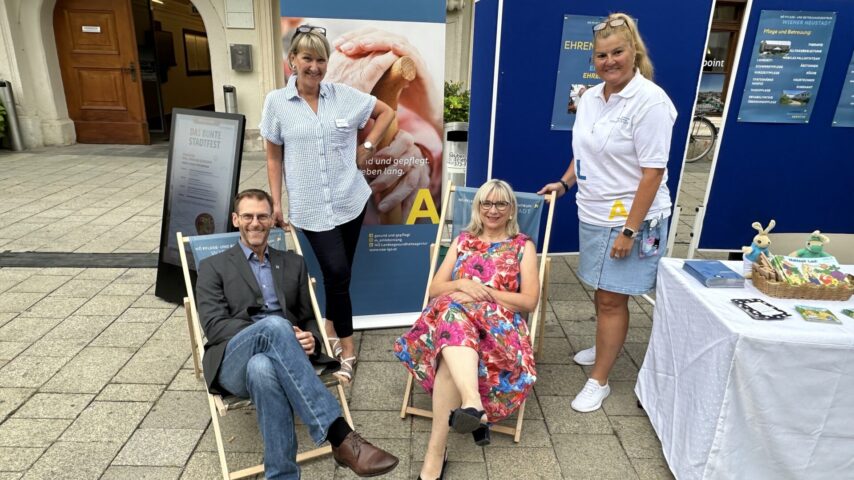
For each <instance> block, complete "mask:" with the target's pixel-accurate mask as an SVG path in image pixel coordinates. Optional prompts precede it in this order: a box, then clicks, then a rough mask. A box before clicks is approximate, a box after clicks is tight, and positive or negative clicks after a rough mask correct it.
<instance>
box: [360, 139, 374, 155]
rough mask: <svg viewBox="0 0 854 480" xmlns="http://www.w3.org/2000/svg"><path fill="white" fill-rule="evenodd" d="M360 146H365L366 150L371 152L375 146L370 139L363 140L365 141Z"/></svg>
mask: <svg viewBox="0 0 854 480" xmlns="http://www.w3.org/2000/svg"><path fill="white" fill-rule="evenodd" d="M362 146H363V147H365V149H366V150H370V151H372V152H373V151H374V148H376V147H374V144H373V143H371V141H370V140H365V143H363V144H362Z"/></svg>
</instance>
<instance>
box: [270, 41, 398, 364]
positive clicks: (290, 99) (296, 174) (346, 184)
mask: <svg viewBox="0 0 854 480" xmlns="http://www.w3.org/2000/svg"><path fill="white" fill-rule="evenodd" d="M330 53H331V48H330V45H329V41H328V40H327V39H326V29H324V28H322V27H314V26H311V25H302V26H300V27H298V28H297V29H296V32H295V33H294V36H293V39H292V40H291V46H290V49H289V51H288V62H289V63H290V64H291V68H292V70H293V72H294V74H293V75H291V77H290V79H288V84H287V86H285V88H281V89H278V90H274V91H272V92H270V93H269V94H268V95H267V98H266V99H265V101H264V111H263V113H262V114H261V124H260V125H259V127H260V130H261V136H263V137H264V139H265V140H266V142H265V143H266V149H267V177H268V180H269V181H270V193H271V194H272V196H273V201H274V204H273V214H274V215H275V218H276V223H277V224H278V225H281V226H283V227H284V226H287V225H288V222H286V221H285V219H284V215H283V213H282V177H283V174H284V176H285V177H286V182H287V188H288V220H289V221H290V223H292V224H293V225H294V226H296V227H298V228H300V229H302V231H303V232H304V233H305V235H306V237H307V238H308V241H309V243H311V248H312V250H313V251H314V254H315V256H317V260H318V263H320V269H321V271H322V272H323V284H324V290H325V292H326V318H327V319H329V320H331V321H330V322H326V330H327V333H328V334H329V336H330V340H331V341H332V349H333V350H334V351H333V352H332V353H333V354H334V355H335V356H336V357H338V359H339V360H340V361H341V370H339V372H338V373H337V375H338V376H339V377H340V378H341V379H342V380H344V381H350V380H351V379H352V378H353V367H354V365H355V362H356V350H355V345H354V344H353V309H352V304H351V302H350V271H351V268H352V266H353V258H354V256H355V253H356V245H357V244H358V242H359V232H360V230H361V227H362V219H363V218H364V216H365V206H366V204H367V202H368V198H369V197H370V195H371V188H370V187H369V186H368V183H367V182H366V181H365V178H364V177H363V175H362V173H361V172H360V171H359V169H358V167H357V162H358V163H359V164H360V165H364V164H365V162H366V161H367V160H368V158H370V157H371V155H373V153H374V150H375V147H374V145H376V144H377V143H378V142H379V141H380V140H381V139H382V136H383V134H384V133H385V131H386V129H387V128H388V126H389V124H390V123H391V121H392V120H393V119H394V116H395V114H394V111H393V110H392V109H391V108H390V107H389V106H388V105H386V104H385V103H383V102H382V101H379V100H377V98H376V97H374V96H373V95H369V94H366V93H362V92H360V91H358V90H356V89H355V88H352V87H349V86H347V85H343V84H340V83H327V82H323V78H324V76H325V75H326V67H327V61H328V60H329V55H330ZM371 118H373V119H374V125H373V127H372V128H371V131H370V133H368V135H367V138H366V141H365V142H364V143H363V144H361V145H358V146H357V145H356V134H357V132H358V130H360V129H362V128H364V127H365V125H366V124H367V122H368V120H369V119H371ZM283 164H284V167H283Z"/></svg>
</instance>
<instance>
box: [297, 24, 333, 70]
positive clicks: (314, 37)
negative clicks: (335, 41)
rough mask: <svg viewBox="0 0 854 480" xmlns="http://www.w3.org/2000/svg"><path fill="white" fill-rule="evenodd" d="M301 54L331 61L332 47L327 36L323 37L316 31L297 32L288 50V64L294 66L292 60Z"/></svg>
mask: <svg viewBox="0 0 854 480" xmlns="http://www.w3.org/2000/svg"><path fill="white" fill-rule="evenodd" d="M300 52H307V53H310V54H312V55H314V56H316V57H320V58H322V59H324V60H329V56H330V55H331V54H332V47H330V46H329V40H327V39H326V35H321V34H320V33H319V32H315V31H314V30H312V31H310V32H307V33H302V32H297V33H295V34H294V38H293V40H291V48H290V49H288V62H289V63H291V64H293V60H292V58H293V57H295V56H297V55H298V54H299V53H300Z"/></svg>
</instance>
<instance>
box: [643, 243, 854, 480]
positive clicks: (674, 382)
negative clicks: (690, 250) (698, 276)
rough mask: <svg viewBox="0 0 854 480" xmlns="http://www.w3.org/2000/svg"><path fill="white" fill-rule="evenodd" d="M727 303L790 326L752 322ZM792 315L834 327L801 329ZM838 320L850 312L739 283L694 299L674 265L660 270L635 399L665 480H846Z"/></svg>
mask: <svg viewBox="0 0 854 480" xmlns="http://www.w3.org/2000/svg"><path fill="white" fill-rule="evenodd" d="M727 265H729V266H730V267H731V268H733V269H734V270H736V271H741V263H740V262H727ZM843 270H846V271H848V272H852V271H854V268H852V267H851V266H845V267H843ZM732 298H763V299H765V301H767V302H769V303H771V304H772V305H775V306H777V307H778V308H781V309H783V310H786V311H787V312H789V313H791V314H792V316H791V317H789V318H787V319H785V320H782V321H759V320H753V319H752V318H750V317H749V316H748V315H747V314H746V313H744V312H742V311H741V310H740V309H739V308H738V307H736V306H735V305H734V304H733V303H732V302H731V301H730V299H732ZM798 304H801V305H815V306H824V307H827V308H829V309H831V310H832V311H833V312H834V314H835V315H836V316H837V317H838V318H839V319H840V320H842V325H830V324H820V323H811V322H806V321H804V320H803V318H801V316H800V315H799V314H798V313H797V312H796V311H795V309H794V305H798ZM843 308H854V302H852V301H851V300H849V301H846V302H820V301H815V300H784V299H777V298H770V297H767V296H765V295H764V294H762V293H761V292H759V291H758V290H756V289H755V288H754V287H753V285H752V284H750V282H747V284H746V286H745V288H743V289H728V288H706V287H704V286H703V285H702V284H700V283H699V282H698V281H697V280H695V279H694V278H693V277H691V276H690V275H688V274H687V273H686V272H684V271H683V270H682V260H679V259H669V258H666V259H662V261H661V265H660V267H659V271H658V286H657V289H656V304H655V313H654V321H653V327H652V335H651V337H650V340H649V349H648V350H647V353H646V358H645V359H644V363H643V366H642V367H641V370H640V372H639V373H638V382H637V385H636V386H635V392H636V393H637V395H638V398H639V399H640V401H641V403H642V404H643V406H644V409H646V412H647V414H648V415H649V418H650V421H651V422H652V425H653V427H654V428H655V431H656V433H657V434H658V438H659V439H661V445H662V448H663V450H664V456H665V458H666V459H667V463H668V464H669V465H670V469H671V470H672V471H673V473H674V474H675V475H676V477H677V478H679V479H700V478H703V479H751V480H753V479H775V480H776V479H825V478H826V479H854V319H851V318H850V317H846V316H844V315H842V313H841V310H842V309H843Z"/></svg>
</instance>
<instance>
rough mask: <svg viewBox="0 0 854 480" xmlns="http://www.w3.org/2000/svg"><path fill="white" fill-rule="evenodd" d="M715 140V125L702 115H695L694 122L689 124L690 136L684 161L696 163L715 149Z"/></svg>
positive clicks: (716, 130) (716, 137)
mask: <svg viewBox="0 0 854 480" xmlns="http://www.w3.org/2000/svg"><path fill="white" fill-rule="evenodd" d="M717 139H718V129H717V127H715V124H713V123H712V121H711V120H709V119H708V118H706V117H704V116H703V115H695V116H694V121H693V122H691V136H690V137H689V139H688V151H687V153H686V154H685V161H686V162H687V163H692V162H696V161H697V160H699V159H701V158H703V157H705V156H706V155H708V154H709V152H711V151H712V150H713V149H714V148H715V142H716V141H717Z"/></svg>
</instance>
